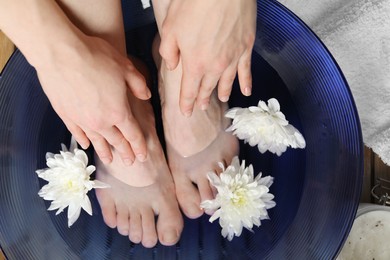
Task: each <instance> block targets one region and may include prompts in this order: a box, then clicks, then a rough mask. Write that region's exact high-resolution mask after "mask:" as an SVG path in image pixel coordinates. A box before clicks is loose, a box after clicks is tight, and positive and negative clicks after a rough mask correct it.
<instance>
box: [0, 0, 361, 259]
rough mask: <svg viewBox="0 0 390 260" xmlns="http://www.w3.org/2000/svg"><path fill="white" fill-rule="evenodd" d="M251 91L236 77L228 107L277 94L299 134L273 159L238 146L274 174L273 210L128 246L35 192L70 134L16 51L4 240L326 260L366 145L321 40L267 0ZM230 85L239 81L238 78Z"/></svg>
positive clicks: (121, 254)
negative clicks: (293, 145)
mask: <svg viewBox="0 0 390 260" xmlns="http://www.w3.org/2000/svg"><path fill="white" fill-rule="evenodd" d="M257 27H258V28H257V38H256V43H255V47H254V52H253V65H252V70H253V77H254V79H253V82H254V83H253V86H254V91H253V95H252V96H251V97H249V98H245V97H243V96H242V95H241V94H240V93H239V90H238V86H235V88H234V92H233V95H232V98H231V102H230V105H231V106H242V107H243V106H249V105H256V104H257V102H258V100H259V99H262V100H265V101H266V100H268V99H269V98H271V97H275V98H277V99H278V100H279V102H280V103H281V108H282V111H283V112H284V113H285V114H286V116H287V118H288V119H289V121H290V122H291V123H292V124H293V125H295V126H296V127H297V128H298V129H299V130H300V131H301V132H302V133H303V135H304V136H305V138H306V142H307V147H306V149H305V150H288V151H287V152H286V153H285V154H283V155H282V156H280V157H277V156H275V155H271V154H269V153H266V154H263V155H262V154H260V153H259V152H258V150H257V149H254V148H250V147H249V146H246V145H244V144H241V154H240V156H241V158H242V159H245V160H246V161H247V162H249V163H252V164H253V165H254V167H255V171H256V172H260V171H262V172H263V174H264V175H272V176H274V177H275V183H274V184H273V186H272V187H271V192H272V193H273V194H275V196H276V197H275V201H276V203H277V205H276V207H275V208H273V209H271V210H270V211H269V213H270V218H271V219H270V220H265V221H263V222H262V225H261V226H260V227H259V228H255V229H254V232H253V233H251V232H248V231H245V232H243V234H242V236H241V237H239V238H234V239H233V241H232V242H229V241H227V240H225V239H222V237H221V235H220V228H219V226H218V223H215V224H210V223H209V222H208V217H207V216H204V217H201V218H200V219H197V220H188V219H185V228H184V231H183V234H182V237H181V240H180V242H179V243H178V244H177V245H176V246H172V247H164V246H161V245H157V246H156V247H155V248H153V249H146V248H143V247H142V246H140V245H134V244H131V243H130V242H129V240H128V238H127V237H123V236H121V235H119V234H118V233H117V231H116V230H112V229H110V228H108V227H107V226H106V225H105V224H104V222H103V219H102V215H101V213H100V209H99V205H98V203H97V201H96V197H95V194H94V193H93V192H92V193H91V199H92V203H93V209H94V216H93V217H90V216H89V215H87V214H85V213H82V214H81V217H80V219H79V220H78V221H77V222H76V223H75V224H74V226H72V227H71V228H70V229H69V228H68V227H67V220H66V214H65V213H62V214H60V215H59V216H54V212H48V211H47V210H46V208H47V207H48V203H46V202H45V201H43V200H42V199H41V198H39V197H38V195H37V192H38V190H39V189H40V187H41V186H42V185H43V184H44V183H43V182H42V181H40V180H38V178H37V176H36V174H35V170H36V169H40V168H44V167H45V153H46V152H47V151H51V152H58V150H59V149H60V146H59V145H60V143H69V134H68V132H67V131H66V128H65V127H64V125H63V124H62V123H61V121H60V120H59V118H58V117H57V116H56V114H55V113H54V112H53V110H52V108H51V106H50V104H49V102H48V100H47V99H46V97H45V95H44V93H43V92H42V90H41V88H40V85H39V82H38V79H37V76H36V73H35V70H34V69H33V68H32V67H30V66H29V64H28V63H27V61H26V60H25V59H24V57H23V56H22V55H21V53H20V52H18V51H17V52H15V53H14V55H13V56H12V58H11V60H10V61H9V63H8V64H7V66H6V68H5V70H4V72H3V74H2V76H1V79H0V122H1V126H0V168H1V173H0V245H1V247H2V248H3V250H4V252H5V254H6V255H7V256H8V257H9V259H80V258H82V259H186V260H189V259H200V258H202V259H240V260H241V259H331V258H333V257H335V256H336V255H337V253H338V252H339V250H340V247H341V246H342V244H343V241H344V240H345V238H346V235H347V233H348V231H349V230H350V228H351V225H352V222H353V219H354V216H355V213H356V210H357V206H358V201H359V196H360V190H361V184H362V173H363V167H362V162H363V144H362V137H361V130H360V125H359V119H358V115H357V111H356V107H355V105H354V101H353V98H352V96H351V93H350V90H349V88H348V85H347V83H346V81H345V79H344V77H343V75H342V73H341V71H340V69H339V67H338V66H337V64H336V62H335V61H334V59H333V58H332V56H331V55H330V54H329V52H328V51H327V50H326V48H325V47H324V45H323V44H322V43H321V42H320V41H319V39H318V38H317V37H316V36H315V35H314V34H313V32H312V31H311V30H309V29H308V28H307V27H306V26H305V25H304V24H303V23H302V22H301V21H300V20H299V19H298V18H297V17H296V16H294V15H293V14H292V13H291V12H289V11H288V10H287V9H286V8H284V7H283V6H282V5H280V4H279V3H277V2H275V1H271V0H263V1H258V24H257ZM236 85H237V83H236Z"/></svg>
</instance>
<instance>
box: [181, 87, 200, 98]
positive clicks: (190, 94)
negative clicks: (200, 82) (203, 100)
mask: <svg viewBox="0 0 390 260" xmlns="http://www.w3.org/2000/svg"><path fill="white" fill-rule="evenodd" d="M197 95H198V92H197V91H196V90H195V89H186V91H183V92H182V94H181V99H183V100H185V101H189V100H193V99H195V98H196V96H197Z"/></svg>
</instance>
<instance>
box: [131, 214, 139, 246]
mask: <svg viewBox="0 0 390 260" xmlns="http://www.w3.org/2000/svg"><path fill="white" fill-rule="evenodd" d="M129 239H130V241H131V242H133V243H135V244H139V243H140V242H141V240H142V222H141V215H140V214H139V213H138V212H137V213H133V212H132V213H131V215H130V226H129Z"/></svg>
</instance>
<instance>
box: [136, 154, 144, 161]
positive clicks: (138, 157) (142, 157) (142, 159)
mask: <svg viewBox="0 0 390 260" xmlns="http://www.w3.org/2000/svg"><path fill="white" fill-rule="evenodd" d="M137 160H138V161H140V162H144V161H146V156H145V155H144V154H142V153H140V154H137Z"/></svg>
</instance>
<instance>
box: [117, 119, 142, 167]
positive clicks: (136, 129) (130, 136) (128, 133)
mask: <svg viewBox="0 0 390 260" xmlns="http://www.w3.org/2000/svg"><path fill="white" fill-rule="evenodd" d="M116 127H117V128H118V130H119V131H120V132H121V133H122V134H123V135H124V137H125V138H126V140H127V141H128V142H129V143H130V146H131V149H132V151H133V153H134V155H135V157H136V158H137V160H138V161H140V162H144V161H145V160H146V158H147V147H146V141H145V137H144V135H143V133H142V129H141V127H140V125H139V124H138V122H137V120H135V118H134V116H133V115H132V114H130V115H129V116H128V119H127V120H125V121H124V122H122V123H120V124H117V125H116Z"/></svg>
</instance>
